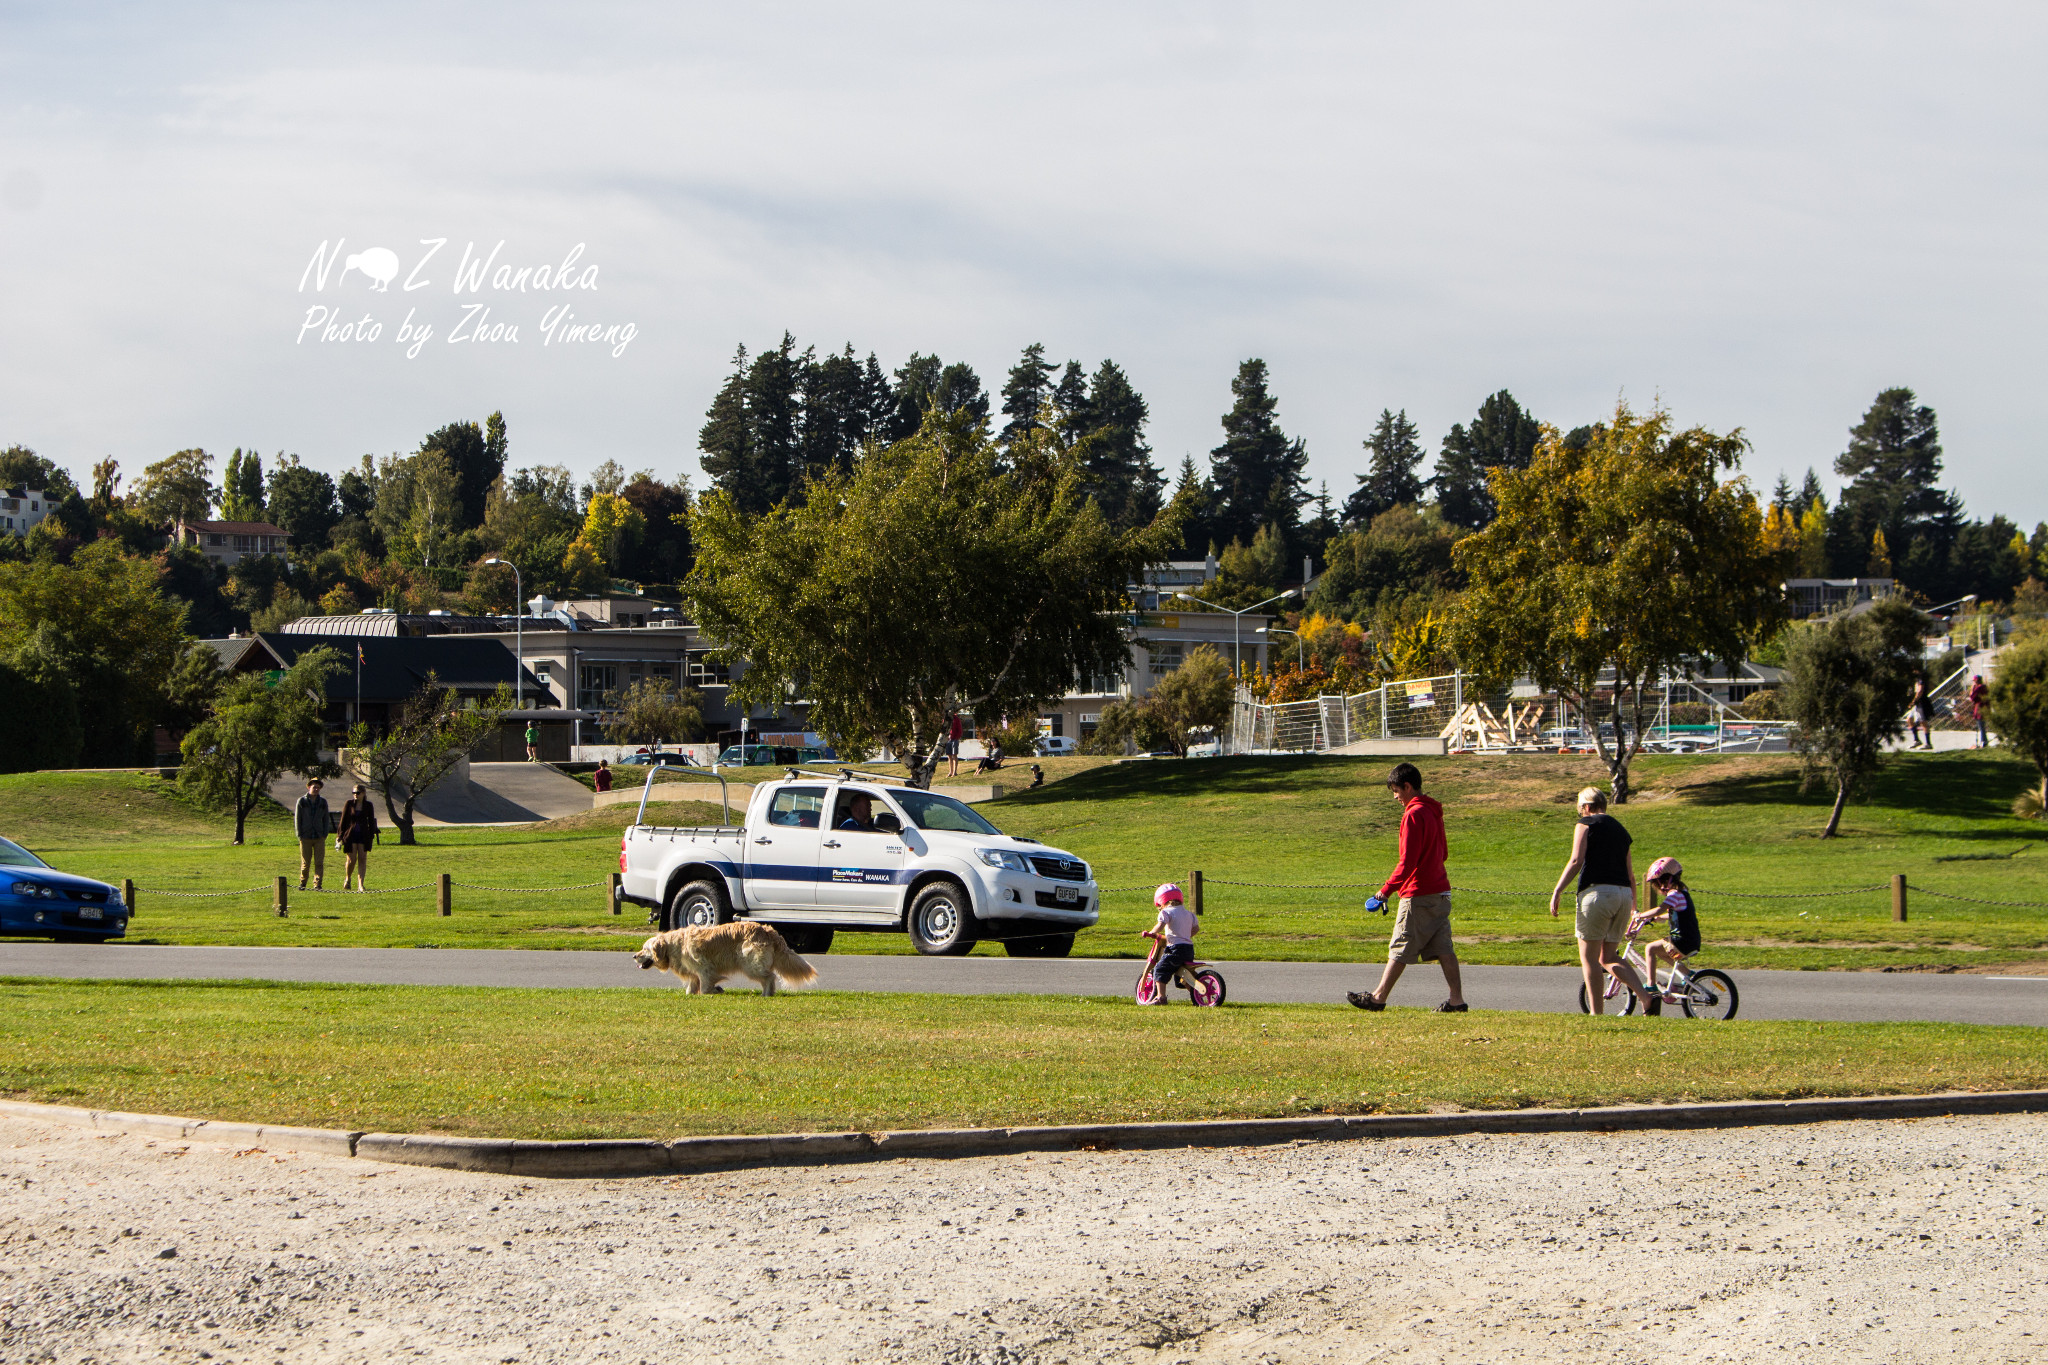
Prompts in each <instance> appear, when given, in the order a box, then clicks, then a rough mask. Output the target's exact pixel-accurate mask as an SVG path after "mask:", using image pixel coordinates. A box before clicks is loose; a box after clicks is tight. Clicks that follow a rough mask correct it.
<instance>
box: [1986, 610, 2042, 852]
mask: <svg viewBox="0 0 2048 1365" xmlns="http://www.w3.org/2000/svg"><path fill="white" fill-rule="evenodd" d="M1990 723H1991V728H1992V729H1993V730H1996V731H1997V732H1998V744H1999V747H2000V748H2003V749H2010V750H2012V751H2013V752H2014V753H2016V754H2019V755H2020V756H2021V757H2023V758H2025V759H2026V760H2027V761H2029V762H2030V763H2032V764H2033V765H2034V769H2035V772H2036V773H2037V774H2038V776H2039V777H2040V779H2041V785H2040V789H2039V790H2038V791H2037V792H2035V793H2034V795H2033V800H2031V801H2022V802H2019V803H2016V804H2015V806H2014V808H2013V809H2014V812H2015V813H2016V814H2031V815H2036V816H2038V815H2041V814H2042V813H2043V812H2044V811H2048V634H2043V633H2038V632H2037V633H2035V634H2033V635H2032V636H2030V637H2029V638H2027V639H2025V640H2022V641H2021V642H2020V643H2018V644H2016V645H2013V646H2011V647H2010V648H2008V649H2007V650H2006V651H2005V652H2004V653H2003V654H2002V655H2000V656H1999V660H1998V679H1997V681H1995V682H1994V683H1992V685H1991V714H1990Z"/></svg>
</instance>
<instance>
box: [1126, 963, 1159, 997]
mask: <svg viewBox="0 0 2048 1365" xmlns="http://www.w3.org/2000/svg"><path fill="white" fill-rule="evenodd" d="M1131 998H1132V999H1133V1000H1135V1001H1137V1002H1138V1003H1139V1004H1141V1005H1149V1004H1151V1003H1152V1002H1153V1001H1154V1000H1157V999H1158V998H1159V983H1158V982H1157V981H1154V980H1153V979H1152V973H1151V972H1150V971H1147V972H1146V973H1145V974H1144V975H1143V976H1141V977H1139V978H1138V988H1137V989H1136V990H1134V991H1132V992H1131Z"/></svg>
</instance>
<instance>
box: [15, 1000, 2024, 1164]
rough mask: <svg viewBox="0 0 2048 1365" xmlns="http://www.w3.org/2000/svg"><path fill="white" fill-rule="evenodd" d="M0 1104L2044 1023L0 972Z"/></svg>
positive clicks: (874, 1110)
mask: <svg viewBox="0 0 2048 1365" xmlns="http://www.w3.org/2000/svg"><path fill="white" fill-rule="evenodd" d="M0 1040H4V1044H5V1046H4V1048H0V1094H5V1095H7V1096H8V1097H10V1098H14V1099H25V1100H35V1101H42V1102H45V1103H56V1104H71V1105H83V1106H89V1107H95V1108H113V1109H125V1110H130V1111H143V1112H155V1113H170V1114H182V1115H187V1116H193V1117H202V1118H214V1119H228V1120H244V1121H252V1122H264V1123H285V1124H304V1125H311V1126H316V1127H324V1128H358V1129H364V1130H372V1131H376V1130H381V1131H395V1132H439V1133H457V1134H473V1135H488V1136H499V1137H526V1138H584V1137H668V1136H677V1135H682V1134H695V1133H731V1132H763V1131H774V1132H788V1131H795V1130H843V1129H863V1130H875V1129H883V1128H917V1127H931V1126H953V1125H1006V1124H1039V1123H1069V1122H1124V1121H1135V1120H1145V1119H1175V1118H1236V1117H1261V1116H1275V1115H1290V1114H1304V1113H1334V1114H1353V1113H1373V1112H1392V1113H1403V1112H1417V1111H1422V1110H1427V1109H1431V1108H1435V1107H1441V1106H1445V1105H1459V1106H1463V1107H1467V1108H1486V1109H1513V1108H1522V1107H1529V1106H1573V1105H1589V1104H1609V1103H1623V1102H1655V1101H1697V1100H1732V1099H1752V1098H1770V1099H1783V1098H1794V1097H1800V1096H1815V1095H1870V1094H1888V1093H1924V1092H1930V1091H1941V1090H1971V1089H1979V1090H1982V1089H2008V1088H2023V1087H2037V1086H2043V1085H2048V1051H2044V1050H2043V1049H2042V1048H2041V1045H2040V1035H2039V1031H2038V1030H2034V1029H2028V1028H2018V1027H2013V1028H1986V1027H1979V1026H1970V1025H1959V1024H1883V1025H1869V1024H1814V1023H1799V1022H1768V1021H1765V1022H1748V1021H1736V1022H1732V1023H1727V1024H1703V1023H1695V1022H1689V1021H1686V1020H1683V1019H1616V1018H1600V1019H1594V1018H1588V1017H1585V1016H1578V1015H1539V1014H1508V1013H1487V1012H1477V1013H1473V1014H1469V1015H1455V1016H1454V1015H1436V1014H1432V1013H1429V1012H1426V1011H1421V1010H1406V1009H1395V1010H1390V1011H1388V1012H1387V1013H1385V1014H1380V1015H1371V1016H1366V1015H1360V1014H1358V1013H1357V1012H1356V1011H1353V1010H1351V1009H1348V1008H1346V1007H1344V1006H1341V1005H1339V1006H1329V1005H1286V1006H1282V1005H1255V1006H1233V1007H1226V1008H1224V1009H1220V1010H1195V1009H1189V1008H1185V1007H1182V1008H1173V1009H1154V1010H1145V1009H1140V1008H1138V1007H1137V1006H1135V1005H1133V1004H1132V1003H1131V1002H1130V1001H1128V1000H1115V999H1093V1000H1081V999H1063V998H1053V997H1042V996H975V997H958V996H901V995H898V996H886V995H852V994H832V993H822V992H821V993H797V994H784V995H781V996H777V997H775V998H773V999H764V998H762V997H761V996H758V995H755V994H753V993H752V992H744V993H735V994H730V995H723V996H700V997H690V996H684V995H682V994H681V993H679V992H668V991H649V990H632V989H626V990H577V991H563V990H503V989H498V990H492V989H460V988H452V989H451V988H429V987H416V986H294V985H278V984H271V983H260V982H244V983H214V982H209V983H185V982H180V983H163V982H120V981H98V982H95V981H73V982H54V983H53V982H47V981H24V980H20V979H0Z"/></svg>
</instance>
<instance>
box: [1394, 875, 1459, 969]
mask: <svg viewBox="0 0 2048 1365" xmlns="http://www.w3.org/2000/svg"><path fill="white" fill-rule="evenodd" d="M1450 951H1451V893H1450V892H1448V891H1439V892H1437V893H1436V894H1435V895H1433V896H1403V897H1401V908H1400V909H1399V910H1398V911H1396V912H1395V914H1394V936H1393V937H1392V938H1391V939H1389V940H1387V957H1388V959H1389V960H1390V961H1399V962H1408V963H1413V962H1436V961H1438V960H1440V959H1441V958H1442V957H1443V956H1444V954H1446V953H1448V952H1450Z"/></svg>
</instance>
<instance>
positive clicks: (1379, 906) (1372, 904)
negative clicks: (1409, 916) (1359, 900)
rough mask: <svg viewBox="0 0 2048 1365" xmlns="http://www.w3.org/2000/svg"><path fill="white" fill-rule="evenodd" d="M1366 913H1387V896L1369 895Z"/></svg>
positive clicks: (1366, 902)
mask: <svg viewBox="0 0 2048 1365" xmlns="http://www.w3.org/2000/svg"><path fill="white" fill-rule="evenodd" d="M1365 913H1366V914H1368V915H1384V914H1386V913H1387V902H1386V898H1385V897H1384V896H1367V897H1366V898H1365Z"/></svg>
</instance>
